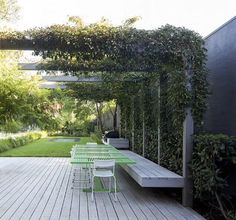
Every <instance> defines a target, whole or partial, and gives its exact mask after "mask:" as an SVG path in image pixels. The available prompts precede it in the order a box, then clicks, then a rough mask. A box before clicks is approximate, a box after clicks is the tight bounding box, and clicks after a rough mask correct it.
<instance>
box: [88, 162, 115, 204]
mask: <svg viewBox="0 0 236 220" xmlns="http://www.w3.org/2000/svg"><path fill="white" fill-rule="evenodd" d="M95 177H100V178H109V192H111V178H113V180H114V191H115V201H116V200H117V195H116V177H115V161H114V160H95V161H94V164H93V171H92V195H91V199H92V201H93V200H94V178H95Z"/></svg>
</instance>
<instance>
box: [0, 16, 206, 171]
mask: <svg viewBox="0 0 236 220" xmlns="http://www.w3.org/2000/svg"><path fill="white" fill-rule="evenodd" d="M135 20H136V18H132V19H129V20H127V22H125V23H124V24H123V25H121V26H118V27H114V26H112V25H111V24H109V22H108V21H107V20H105V19H103V20H102V21H100V22H98V23H95V24H90V25H84V24H83V22H82V21H81V19H79V18H76V17H74V18H71V19H70V22H72V23H73V24H72V25H70V24H67V25H53V26H51V27H48V28H39V29H33V30H29V31H28V32H25V33H10V34H9V33H2V34H0V39H3V40H4V39H11V42H14V40H15V41H16V42H18V43H20V42H21V43H22V44H24V43H25V44H26V45H27V44H28V45H29V44H31V46H32V47H33V48H35V54H39V55H41V56H42V57H43V58H44V60H45V65H44V67H45V68H46V69H48V70H50V69H55V70H57V69H58V70H63V71H65V72H68V73H69V74H74V75H76V76H80V75H84V74H86V73H87V74H88V75H92V76H94V77H98V78H99V79H101V80H102V83H86V84H85V83H78V84H76V85H70V88H71V90H72V93H73V95H74V96H75V97H76V98H80V99H81V100H82V99H83V100H86V99H87V100H92V101H95V102H97V103H98V102H99V103H101V102H103V101H109V100H112V99H114V100H116V102H117V103H118V104H119V105H120V107H121V116H122V119H121V120H122V135H124V136H125V137H128V138H129V139H130V140H131V144H132V146H134V149H135V151H136V152H138V153H142V146H143V143H145V145H146V146H147V149H146V150H145V152H144V153H145V155H146V157H148V158H150V159H152V160H154V161H156V159H157V157H158V155H157V141H158V140H160V141H161V147H162V154H161V155H160V156H161V162H162V164H163V165H164V166H166V167H168V168H169V169H171V170H174V171H177V172H179V173H181V168H182V131H183V128H182V127H183V126H182V124H183V121H184V118H185V112H186V108H191V109H192V114H193V117H194V120H195V126H196V127H197V129H198V131H200V130H201V125H202V118H203V114H204V111H205V109H206V97H207V95H208V89H207V86H208V85H207V82H206V78H207V72H206V69H205V60H206V54H205V52H206V51H205V49H204V41H203V39H202V38H201V37H200V36H199V35H198V34H197V33H195V32H193V31H190V30H187V29H185V28H179V27H174V26H171V25H165V26H163V27H161V28H159V29H157V30H139V29H136V28H133V27H132V26H131V25H132V23H133V22H134V21H135ZM28 39H30V40H31V41H28ZM89 72H90V73H89ZM91 72H92V73H91ZM158 81H160V94H159V95H160V101H159V100H158V97H157V94H158V85H157V84H158ZM133 102H135V103H136V104H137V105H134V103H133ZM158 106H160V109H159V107H158ZM159 121H160V128H161V129H160V130H161V135H160V137H158V134H157V127H158V122H159ZM143 124H144V125H145V129H146V135H145V140H143V138H142V132H143V131H142V125H143ZM132 134H133V136H134V137H135V138H134V142H135V143H132V139H131V137H132Z"/></svg>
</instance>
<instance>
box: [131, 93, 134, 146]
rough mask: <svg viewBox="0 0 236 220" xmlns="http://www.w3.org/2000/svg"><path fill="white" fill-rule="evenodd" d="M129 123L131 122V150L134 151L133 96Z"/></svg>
mask: <svg viewBox="0 0 236 220" xmlns="http://www.w3.org/2000/svg"><path fill="white" fill-rule="evenodd" d="M131 102H132V103H131V120H132V121H131V123H132V132H131V141H132V151H134V97H132V98H131Z"/></svg>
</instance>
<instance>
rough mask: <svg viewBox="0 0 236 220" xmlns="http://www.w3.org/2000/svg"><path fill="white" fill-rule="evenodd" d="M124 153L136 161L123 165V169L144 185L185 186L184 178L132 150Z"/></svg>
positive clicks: (123, 151)
mask: <svg viewBox="0 0 236 220" xmlns="http://www.w3.org/2000/svg"><path fill="white" fill-rule="evenodd" d="M121 152H122V153H123V154H125V155H126V156H127V157H129V158H130V159H132V160H135V161H136V164H133V165H122V167H123V169H124V170H125V171H126V172H127V173H128V174H129V175H130V176H131V177H132V178H133V179H134V180H135V181H136V182H137V183H138V184H139V185H140V186H142V187H167V188H183V186H184V178H183V177H182V176H180V175H178V174H176V173H174V172H172V171H170V170H168V169H166V168H164V167H162V166H160V165H158V164H156V163H154V162H152V161H150V160H148V159H146V158H144V157H142V156H140V155H138V154H136V153H134V152H132V151H129V150H122V151H121Z"/></svg>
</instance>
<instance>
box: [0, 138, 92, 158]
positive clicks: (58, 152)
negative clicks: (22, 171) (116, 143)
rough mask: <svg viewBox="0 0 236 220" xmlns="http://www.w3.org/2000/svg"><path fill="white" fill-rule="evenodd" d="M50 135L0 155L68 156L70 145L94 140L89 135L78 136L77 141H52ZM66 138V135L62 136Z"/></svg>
mask: <svg viewBox="0 0 236 220" xmlns="http://www.w3.org/2000/svg"><path fill="white" fill-rule="evenodd" d="M52 138H63V137H50V138H43V139H40V140H38V141H35V142H32V143H30V144H27V145H25V146H22V147H18V148H14V149H11V150H8V151H5V152H3V153H0V156H1V157H69V156H70V150H71V147H72V146H73V145H75V144H86V143H87V142H94V141H93V140H92V139H91V138H90V137H80V141H79V142H53V141H50V139H52ZM64 138H68V137H64ZM75 138H76V137H75Z"/></svg>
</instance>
